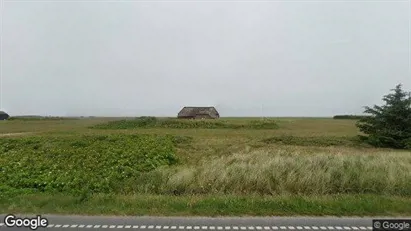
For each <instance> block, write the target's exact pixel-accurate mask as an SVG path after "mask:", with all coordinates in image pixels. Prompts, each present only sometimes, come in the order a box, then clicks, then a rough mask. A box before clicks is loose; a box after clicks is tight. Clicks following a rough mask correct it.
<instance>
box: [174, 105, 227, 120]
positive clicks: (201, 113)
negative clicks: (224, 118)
mask: <svg viewBox="0 0 411 231" xmlns="http://www.w3.org/2000/svg"><path fill="white" fill-rule="evenodd" d="M177 118H182V119H218V118H220V114H219V113H218V111H217V109H215V107H184V108H183V109H181V111H180V112H179V113H178V115H177Z"/></svg>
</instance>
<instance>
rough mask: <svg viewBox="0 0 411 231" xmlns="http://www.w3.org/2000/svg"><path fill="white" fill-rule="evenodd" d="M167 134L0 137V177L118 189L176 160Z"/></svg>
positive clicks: (67, 187)
mask: <svg viewBox="0 0 411 231" xmlns="http://www.w3.org/2000/svg"><path fill="white" fill-rule="evenodd" d="M176 161H177V159H176V156H175V154H174V144H173V140H172V139H171V137H160V136H155V135H107V136H103V135H99V136H96V135H93V136H82V137H57V138H44V137H25V138H19V139H12V138H7V139H1V140H0V179H1V183H2V185H3V186H9V187H12V188H16V189H25V188H26V189H27V188H28V189H37V190H40V191H64V192H84V190H85V191H87V192H116V191H121V190H122V188H123V187H124V185H125V184H126V182H127V179H138V177H139V176H140V175H141V174H143V173H145V172H149V171H151V170H154V169H156V168H157V167H159V166H163V165H171V164H174V163H176Z"/></svg>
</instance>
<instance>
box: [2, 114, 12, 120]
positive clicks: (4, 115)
mask: <svg viewBox="0 0 411 231" xmlns="http://www.w3.org/2000/svg"><path fill="white" fill-rule="evenodd" d="M9 117H10V116H9V115H7V114H0V120H7V119H8V118H9Z"/></svg>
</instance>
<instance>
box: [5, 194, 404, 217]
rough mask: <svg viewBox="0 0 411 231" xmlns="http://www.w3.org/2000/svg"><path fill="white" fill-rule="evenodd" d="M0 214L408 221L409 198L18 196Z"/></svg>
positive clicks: (366, 196) (9, 197) (342, 196)
mask: <svg viewBox="0 0 411 231" xmlns="http://www.w3.org/2000/svg"><path fill="white" fill-rule="evenodd" d="M0 213H36V214H78V215H133V216H136V215H152V216H185V215H190V216H193V215H194V216H274V215H277V216H293V215H307V216H325V215H329V216H400V215H401V216H408V215H411V198H405V197H388V196H375V195H336V196H319V197H301V196H276V197H257V196H243V197H239V196H230V195H226V196H155V195H131V196H120V195H107V194H98V195H93V196H91V197H89V198H87V199H86V200H84V198H82V197H81V196H73V195H64V194H39V193H29V194H16V195H14V196H11V195H9V196H7V197H0Z"/></svg>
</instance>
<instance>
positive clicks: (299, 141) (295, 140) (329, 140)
mask: <svg viewBox="0 0 411 231" xmlns="http://www.w3.org/2000/svg"><path fill="white" fill-rule="evenodd" d="M262 142H264V143H266V144H284V145H297V146H318V147H330V146H348V147H364V146H366V145H365V144H364V143H362V142H361V140H360V139H359V138H358V137H350V136H341V137H338V136H337V137H332V136H326V137H321V136H320V137H318V136H317V137H309V136H304V137H299V136H273V137H269V138H265V139H263V140H262Z"/></svg>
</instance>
